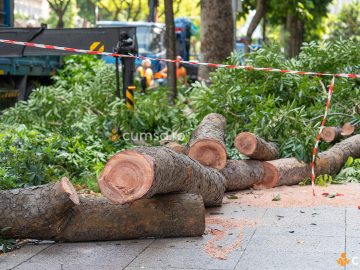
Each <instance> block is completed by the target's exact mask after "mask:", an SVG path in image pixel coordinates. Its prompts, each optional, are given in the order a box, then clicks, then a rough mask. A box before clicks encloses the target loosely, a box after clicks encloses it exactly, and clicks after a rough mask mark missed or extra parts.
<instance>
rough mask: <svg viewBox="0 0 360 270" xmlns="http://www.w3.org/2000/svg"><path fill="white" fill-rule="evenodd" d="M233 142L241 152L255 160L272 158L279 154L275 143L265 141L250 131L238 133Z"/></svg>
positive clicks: (277, 156)
mask: <svg viewBox="0 0 360 270" xmlns="http://www.w3.org/2000/svg"><path fill="white" fill-rule="evenodd" d="M234 144H235V147H236V149H237V150H238V151H239V152H240V153H241V154H244V155H245V156H248V157H250V158H252V159H256V160H274V159H277V158H279V155H280V154H279V149H278V147H277V145H276V144H275V143H271V142H267V141H265V140H263V139H262V138H260V137H258V136H256V135H255V134H252V133H250V132H241V133H239V134H238V135H237V136H236V138H235V142H234Z"/></svg>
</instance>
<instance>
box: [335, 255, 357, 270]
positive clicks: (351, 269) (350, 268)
mask: <svg viewBox="0 0 360 270" xmlns="http://www.w3.org/2000/svg"><path fill="white" fill-rule="evenodd" d="M338 257H340V255H338ZM346 257H347V258H348V259H349V260H350V262H349V264H348V265H346V270H359V269H360V253H359V252H347V253H346Z"/></svg>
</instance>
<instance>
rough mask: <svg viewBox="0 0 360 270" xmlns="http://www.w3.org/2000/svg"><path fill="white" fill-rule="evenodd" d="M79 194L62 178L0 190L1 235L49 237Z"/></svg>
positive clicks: (56, 232) (9, 236)
mask: <svg viewBox="0 0 360 270" xmlns="http://www.w3.org/2000/svg"><path fill="white" fill-rule="evenodd" d="M78 204H79V197H78V195H77V193H76V191H75V189H74V187H73V186H72V184H71V183H70V182H69V180H67V179H66V178H63V179H61V181H58V182H56V183H51V184H47V185H42V186H36V187H29V188H23V189H13V190H3V191H0V209H1V215H0V228H4V227H11V230H9V231H6V232H5V233H4V235H2V236H3V237H5V238H31V239H53V238H54V237H55V236H56V235H57V234H58V233H59V232H60V231H61V230H62V229H63V228H64V226H66V223H67V221H68V213H69V211H70V210H71V208H72V207H73V206H75V205H78Z"/></svg>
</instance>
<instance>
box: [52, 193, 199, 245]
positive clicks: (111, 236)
mask: <svg viewBox="0 0 360 270" xmlns="http://www.w3.org/2000/svg"><path fill="white" fill-rule="evenodd" d="M204 231H205V208H204V203H203V201H202V198H201V196H200V195H195V194H171V195H158V196H156V197H154V198H151V199H142V200H138V201H136V202H134V203H132V204H128V205H119V204H109V203H108V201H107V200H106V199H105V198H81V203H80V205H78V206H76V207H74V208H73V211H72V213H71V214H70V219H69V222H68V223H67V226H66V228H65V229H64V230H63V231H62V232H61V233H60V234H59V235H58V236H57V237H56V238H55V240H60V241H66V242H80V241H109V240H122V239H134V238H146V237H193V236H200V235H202V234H203V233H204Z"/></svg>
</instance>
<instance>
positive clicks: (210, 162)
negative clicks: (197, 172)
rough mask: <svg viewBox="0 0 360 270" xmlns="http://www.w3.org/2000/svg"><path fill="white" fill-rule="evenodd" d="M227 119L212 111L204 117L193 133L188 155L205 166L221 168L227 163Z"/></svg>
mask: <svg viewBox="0 0 360 270" xmlns="http://www.w3.org/2000/svg"><path fill="white" fill-rule="evenodd" d="M225 126H226V119H225V117H224V116H222V115H221V114H217V113H211V114H208V115H207V116H205V117H204V119H203V120H202V121H201V123H200V124H199V126H198V127H197V128H196V129H195V131H194V132H193V133H192V135H191V138H190V142H189V145H188V156H189V157H191V158H192V159H194V160H197V161H199V162H200V163H201V164H203V165H205V166H209V167H212V168H215V169H218V170H221V169H222V168H224V167H225V165H226V147H225V143H224V139H225V134H224V129H225Z"/></svg>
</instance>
